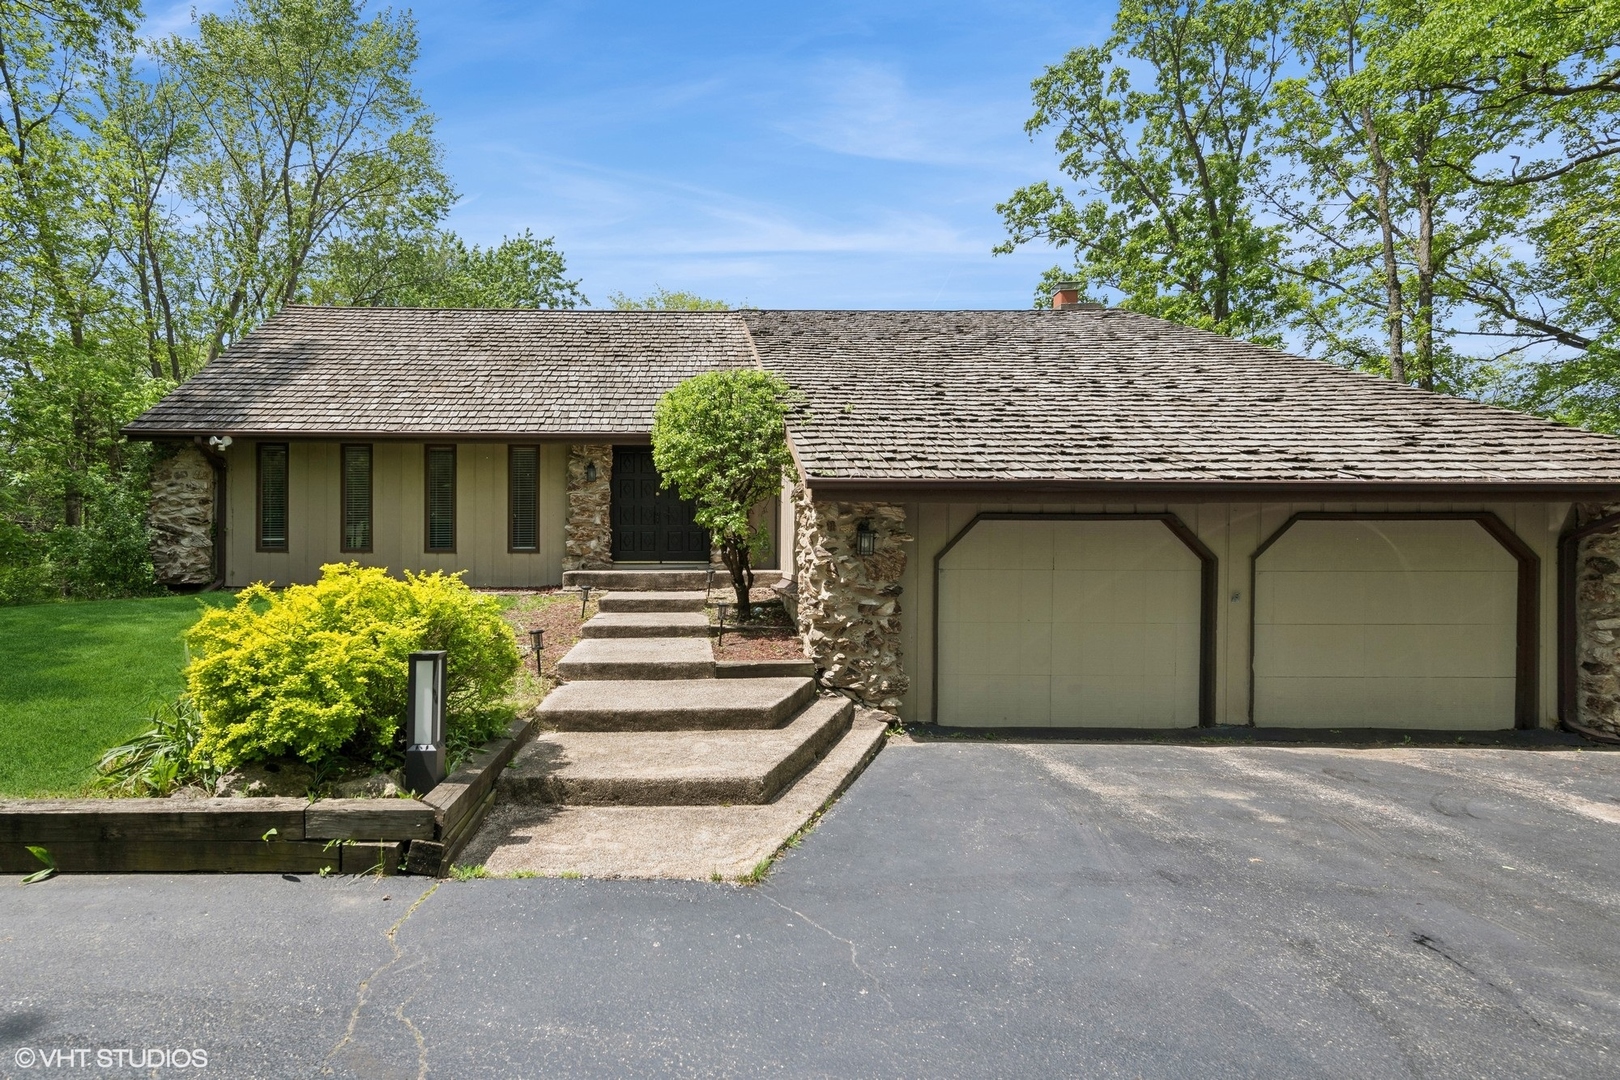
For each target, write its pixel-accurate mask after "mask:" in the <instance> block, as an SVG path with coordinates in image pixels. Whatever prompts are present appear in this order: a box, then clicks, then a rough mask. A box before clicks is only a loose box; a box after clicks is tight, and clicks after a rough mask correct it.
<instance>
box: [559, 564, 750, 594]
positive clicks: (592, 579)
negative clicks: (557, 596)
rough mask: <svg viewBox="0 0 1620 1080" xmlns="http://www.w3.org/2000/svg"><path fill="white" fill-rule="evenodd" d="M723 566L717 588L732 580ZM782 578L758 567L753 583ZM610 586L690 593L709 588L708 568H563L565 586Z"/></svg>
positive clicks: (717, 572) (715, 579)
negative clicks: (694, 590)
mask: <svg viewBox="0 0 1620 1080" xmlns="http://www.w3.org/2000/svg"><path fill="white" fill-rule="evenodd" d="M730 580H731V579H730V576H729V575H728V574H727V573H726V571H725V569H724V568H721V569H718V570H715V571H714V583H715V586H716V587H720V586H722V585H724V584H725V583H726V582H728V581H730ZM781 580H782V571H780V570H755V571H754V584H755V585H759V586H764V585H774V584H776V583H777V582H778V581H781ZM585 586H590V587H591V588H592V589H611V590H616V591H619V592H625V591H631V592H687V591H691V590H693V589H698V590H704V589H707V588H708V587H709V571H708V570H707V569H696V568H689V569H675V570H660V569H658V568H656V567H651V566H649V567H638V568H636V569H632V570H564V571H563V588H565V589H579V588H583V587H585Z"/></svg>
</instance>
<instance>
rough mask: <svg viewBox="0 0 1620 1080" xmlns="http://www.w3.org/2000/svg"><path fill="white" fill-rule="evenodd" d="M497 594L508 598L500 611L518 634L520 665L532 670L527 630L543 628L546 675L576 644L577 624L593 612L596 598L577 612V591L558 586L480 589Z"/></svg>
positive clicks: (594, 612) (544, 668) (578, 625)
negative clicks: (582, 612) (569, 590)
mask: <svg viewBox="0 0 1620 1080" xmlns="http://www.w3.org/2000/svg"><path fill="white" fill-rule="evenodd" d="M481 591H485V592H489V593H492V594H494V595H497V596H502V597H509V598H511V601H512V602H511V605H510V606H509V607H507V609H506V610H505V611H503V612H502V613H501V615H502V617H503V618H504V619H506V622H507V624H508V625H509V626H511V627H512V630H513V632H515V633H516V634H517V639H518V648H519V649H520V650H522V652H523V666H524V668H525V669H526V670H527V671H528V672H529V673H530V674H531V675H532V674H533V673H534V654H533V653H531V652H530V651H529V631H530V630H535V629H539V630H544V631H545V632H546V633H545V651H544V652H543V653H542V654H541V667H542V670H543V671H545V672H546V674H547V677H548V678H549V677H550V673H551V672H553V671H555V670H556V667H557V661H559V660H561V659H562V658H563V657H564V656H565V655H566V654H567V653H568V650H569V649H572V648H573V647H574V646H575V645H577V644H578V643H579V627H580V624H581V623H583V622H584V621H585V620H586V619H589V618H590V617H591V616H592V615H595V614H596V601H595V600H594V599H592V600H591V601H590V602H589V603H587V604H586V605H585V614H584V616H583V617H581V615H580V610H579V609H580V603H579V600H580V594H579V593H578V592H563V591H562V590H561V589H487V590H481Z"/></svg>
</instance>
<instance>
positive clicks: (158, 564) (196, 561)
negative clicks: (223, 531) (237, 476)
mask: <svg viewBox="0 0 1620 1080" xmlns="http://www.w3.org/2000/svg"><path fill="white" fill-rule="evenodd" d="M146 523H147V525H149V526H150V527H151V529H152V540H151V545H152V567H153V569H154V570H155V571H156V572H157V579H158V581H159V582H161V583H162V584H164V585H207V584H208V583H209V582H211V581H213V580H214V467H213V466H212V465H210V464H209V463H208V458H207V457H206V456H204V454H203V452H202V451H201V450H199V449H197V448H196V447H195V446H189V445H188V446H182V447H180V448H179V450H178V452H176V453H175V454H173V455H171V456H169V457H166V458H164V459H163V460H162V461H159V462H158V463H157V465H155V466H154V467H153V469H152V504H151V506H150V507H148V508H147V511H146Z"/></svg>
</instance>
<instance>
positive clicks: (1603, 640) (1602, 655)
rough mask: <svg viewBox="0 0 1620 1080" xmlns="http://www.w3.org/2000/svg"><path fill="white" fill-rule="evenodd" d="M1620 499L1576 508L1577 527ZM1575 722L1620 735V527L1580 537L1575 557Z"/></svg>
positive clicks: (1618, 508)
mask: <svg viewBox="0 0 1620 1080" xmlns="http://www.w3.org/2000/svg"><path fill="white" fill-rule="evenodd" d="M1614 513H1620V503H1617V504H1613V505H1607V506H1603V505H1584V506H1577V507H1576V508H1575V514H1576V518H1575V524H1576V526H1577V527H1579V526H1582V525H1585V524H1587V523H1588V522H1592V521H1596V520H1597V519H1598V518H1600V517H1606V516H1608V515H1609V514H1614ZM1575 680H1576V692H1575V699H1576V707H1575V713H1576V715H1575V722H1576V723H1578V724H1580V725H1581V726H1582V727H1587V728H1591V729H1592V730H1594V731H1599V732H1602V733H1604V734H1607V735H1613V736H1616V737H1620V526H1616V527H1615V528H1611V529H1605V530H1603V531H1602V532H1598V533H1594V534H1593V535H1591V536H1588V537H1586V538H1585V539H1583V540H1582V541H1581V544H1580V550H1579V551H1578V552H1577V554H1576V560H1575Z"/></svg>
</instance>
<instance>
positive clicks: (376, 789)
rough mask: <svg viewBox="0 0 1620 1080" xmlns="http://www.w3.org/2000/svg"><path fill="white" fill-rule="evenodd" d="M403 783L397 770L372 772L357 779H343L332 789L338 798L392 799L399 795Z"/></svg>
mask: <svg viewBox="0 0 1620 1080" xmlns="http://www.w3.org/2000/svg"><path fill="white" fill-rule="evenodd" d="M404 784H405V782H404V780H403V779H402V778H401V777H400V775H399V773H398V772H397V771H396V772H385V773H372V774H371V775H370V776H364V777H361V778H360V779H358V780H345V781H344V782H343V783H341V784H338V785H336V786H335V787H334V788H333V789H332V791H333V793H334V794H335V795H336V796H337V797H338V798H340V799H392V798H395V797H397V796H398V795H399V793H400V791H401V789H403V787H404Z"/></svg>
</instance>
